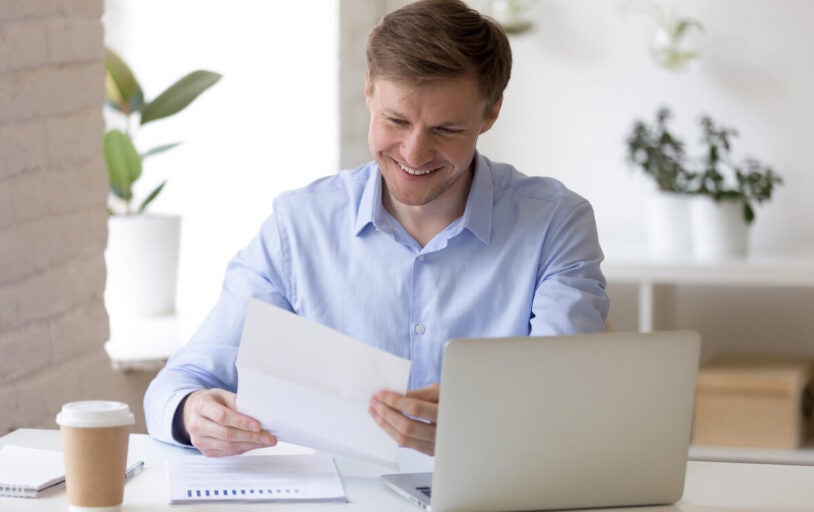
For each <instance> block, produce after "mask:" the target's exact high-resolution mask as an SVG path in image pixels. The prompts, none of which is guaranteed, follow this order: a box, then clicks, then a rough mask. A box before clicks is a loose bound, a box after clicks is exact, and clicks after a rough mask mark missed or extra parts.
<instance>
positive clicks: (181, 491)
mask: <svg viewBox="0 0 814 512" xmlns="http://www.w3.org/2000/svg"><path fill="white" fill-rule="evenodd" d="M167 470H168V472H169V481H170V503H184V502H201V501H346V498H345V489H344V488H343V487H342V480H341V479H340V478H339V473H338V472H337V470H336V465H335V464H334V460H333V458H332V457H330V456H327V455H257V456H251V455H238V456H235V457H224V458H220V459H212V458H207V457H204V456H202V455H181V456H176V457H170V458H169V459H168V460H167Z"/></svg>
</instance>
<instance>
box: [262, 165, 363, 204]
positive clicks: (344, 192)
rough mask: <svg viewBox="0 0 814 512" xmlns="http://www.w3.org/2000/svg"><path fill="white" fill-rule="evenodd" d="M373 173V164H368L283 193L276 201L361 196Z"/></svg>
mask: <svg viewBox="0 0 814 512" xmlns="http://www.w3.org/2000/svg"><path fill="white" fill-rule="evenodd" d="M374 172H376V164H375V162H368V163H366V164H364V165H361V166H359V167H357V168H356V169H348V170H342V171H339V172H337V173H336V174H332V175H330V176H325V177H322V178H319V179H317V180H315V181H313V182H311V183H309V184H308V185H306V186H304V187H301V188H297V189H293V190H289V191H286V192H283V193H282V194H280V195H279V196H278V199H282V200H284V201H286V200H303V199H306V198H308V197H316V198H319V199H320V200H325V199H326V197H329V196H331V195H335V196H337V197H338V198H341V197H347V196H348V195H355V194H361V193H362V191H363V190H364V188H365V185H366V184H367V182H368V180H369V179H370V177H371V174H372V173H374Z"/></svg>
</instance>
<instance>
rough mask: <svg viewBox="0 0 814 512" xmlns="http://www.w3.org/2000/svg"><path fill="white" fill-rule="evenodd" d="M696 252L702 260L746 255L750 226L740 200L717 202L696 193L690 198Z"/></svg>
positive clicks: (693, 243) (693, 248) (696, 255)
mask: <svg viewBox="0 0 814 512" xmlns="http://www.w3.org/2000/svg"><path fill="white" fill-rule="evenodd" d="M690 218H691V220H692V252H693V256H694V257H696V258H697V259H701V260H721V259H731V258H744V257H746V252H747V247H748V245H749V225H748V224H747V223H746V221H745V220H744V218H743V204H742V203H741V202H740V201H739V200H721V201H715V200H714V199H712V198H711V197H709V196H695V197H693V198H692V200H691V201H690Z"/></svg>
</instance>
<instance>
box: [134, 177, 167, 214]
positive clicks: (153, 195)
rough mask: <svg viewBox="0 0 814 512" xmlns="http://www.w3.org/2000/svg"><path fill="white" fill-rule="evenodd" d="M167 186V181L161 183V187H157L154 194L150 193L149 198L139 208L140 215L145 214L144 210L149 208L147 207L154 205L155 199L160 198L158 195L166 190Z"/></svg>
mask: <svg viewBox="0 0 814 512" xmlns="http://www.w3.org/2000/svg"><path fill="white" fill-rule="evenodd" d="M166 184H167V180H164V181H163V182H162V183H161V185H159V186H157V187H156V188H155V189H154V190H153V191H152V192H150V195H149V196H147V198H146V199H145V200H144V201H142V203H141V206H139V208H138V212H139V213H144V210H145V209H146V208H147V205H148V204H150V203H152V202H153V199H155V198H156V197H157V196H158V194H160V193H161V191H162V190H164V185H166Z"/></svg>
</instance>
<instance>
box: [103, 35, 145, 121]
mask: <svg viewBox="0 0 814 512" xmlns="http://www.w3.org/2000/svg"><path fill="white" fill-rule="evenodd" d="M104 64H105V70H106V72H107V73H106V76H105V94H106V96H107V101H108V102H109V103H110V104H111V105H115V108H116V109H117V110H120V111H122V112H124V113H125V114H129V113H131V112H135V111H138V110H140V109H141V106H142V104H143V103H144V93H143V92H142V90H141V86H140V85H139V83H138V80H136V76H135V75H134V74H133V71H132V70H131V69H130V66H128V65H127V63H125V62H124V60H123V59H122V58H121V57H119V56H118V55H117V54H116V53H115V52H114V51H113V50H111V49H110V48H105V56H104Z"/></svg>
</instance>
